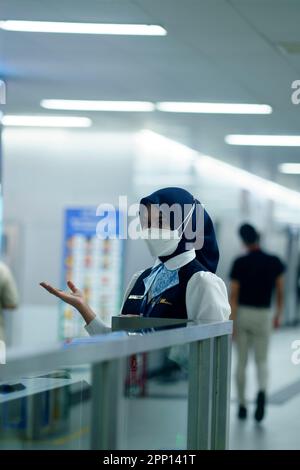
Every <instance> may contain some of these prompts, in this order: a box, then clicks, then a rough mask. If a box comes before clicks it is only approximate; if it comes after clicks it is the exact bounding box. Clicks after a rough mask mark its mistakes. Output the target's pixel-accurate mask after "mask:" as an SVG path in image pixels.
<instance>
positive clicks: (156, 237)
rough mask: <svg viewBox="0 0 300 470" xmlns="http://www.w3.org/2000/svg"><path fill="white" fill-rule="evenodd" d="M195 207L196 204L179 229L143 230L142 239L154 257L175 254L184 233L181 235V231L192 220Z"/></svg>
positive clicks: (153, 228)
mask: <svg viewBox="0 0 300 470" xmlns="http://www.w3.org/2000/svg"><path fill="white" fill-rule="evenodd" d="M194 206H195V204H193V207H192V209H191V210H190V212H189V213H188V215H187V217H186V218H185V220H184V221H183V222H182V224H181V225H180V226H179V227H178V229H175V230H170V229H167V228H156V227H152V228H151V227H150V228H146V229H144V230H142V232H141V237H142V238H143V239H144V240H145V242H146V243H147V245H148V248H149V251H150V253H151V255H152V256H155V257H156V258H158V257H159V256H168V255H171V254H172V253H174V251H175V250H176V248H177V246H178V244H179V242H180V240H181V237H182V234H183V232H182V233H181V235H180V234H179V230H180V228H181V227H182V226H183V225H184V223H186V224H187V222H188V221H189V220H190V218H191V216H192V214H193V210H194Z"/></svg>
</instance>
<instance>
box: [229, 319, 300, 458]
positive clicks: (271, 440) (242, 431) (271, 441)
mask: <svg viewBox="0 0 300 470" xmlns="http://www.w3.org/2000/svg"><path fill="white" fill-rule="evenodd" d="M294 340H300V328H297V329H295V328H289V329H283V330H281V331H278V332H276V333H274V334H273V337H272V342H271V349H270V356H269V363H270V377H269V406H268V408H267V415H266V418H265V420H264V421H263V422H262V424H260V425H257V424H256V423H255V421H254V420H253V411H254V403H253V400H254V399H255V394H256V376H255V369H254V366H253V360H251V359H252V358H250V361H249V366H248V369H249V370H248V384H247V385H248V387H247V388H248V400H249V405H248V407H249V418H248V419H247V421H245V422H240V421H239V420H238V419H237V418H236V411H237V403H236V392H235V384H234V375H235V374H234V373H235V362H236V354H235V349H233V363H232V403H231V419H230V448H231V449H300V364H299V365H295V364H293V363H292V361H291V355H292V352H293V350H292V348H291V345H292V342H293V341H294Z"/></svg>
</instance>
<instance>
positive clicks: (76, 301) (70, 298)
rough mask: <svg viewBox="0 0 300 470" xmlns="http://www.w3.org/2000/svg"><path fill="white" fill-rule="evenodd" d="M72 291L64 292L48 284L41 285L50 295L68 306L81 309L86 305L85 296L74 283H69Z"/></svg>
mask: <svg viewBox="0 0 300 470" xmlns="http://www.w3.org/2000/svg"><path fill="white" fill-rule="evenodd" d="M67 284H68V287H69V288H70V291H69V292H68V291H63V290H61V289H57V288H55V287H53V286H51V285H50V284H48V283H46V282H41V283H40V285H41V286H42V287H44V289H46V290H47V291H48V292H50V294H53V295H55V296H56V297H58V298H59V299H61V300H63V301H64V302H66V303H67V304H70V305H72V306H73V307H75V308H78V307H80V306H81V305H82V304H83V303H84V296H83V293H82V291H81V290H80V289H77V287H76V286H75V285H74V284H73V282H71V281H68V282H67Z"/></svg>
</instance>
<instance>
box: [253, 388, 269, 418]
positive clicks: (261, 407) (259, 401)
mask: <svg viewBox="0 0 300 470" xmlns="http://www.w3.org/2000/svg"><path fill="white" fill-rule="evenodd" d="M265 404H266V394H265V392H262V391H260V392H258V394H257V398H256V410H255V414H254V418H255V419H256V421H257V422H258V423H259V422H260V421H262V420H263V418H264V415H265Z"/></svg>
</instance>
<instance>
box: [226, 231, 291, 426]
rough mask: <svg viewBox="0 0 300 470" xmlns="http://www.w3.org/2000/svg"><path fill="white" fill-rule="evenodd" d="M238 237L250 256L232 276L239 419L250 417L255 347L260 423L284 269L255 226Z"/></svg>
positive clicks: (236, 266) (238, 263)
mask: <svg viewBox="0 0 300 470" xmlns="http://www.w3.org/2000/svg"><path fill="white" fill-rule="evenodd" d="M239 234H240V237H241V239H242V241H243V243H244V244H245V246H246V248H247V254H246V255H244V256H240V257H239V258H237V259H236V260H235V261H234V263H233V265H232V268H231V272H230V278H231V289H230V303H231V319H232V320H234V336H235V337H236V344H237V351H238V362H237V373H236V381H237V390H238V399H239V409H238V417H239V418H240V419H245V418H246V417H247V408H246V399H245V385H246V365H247V359H248V352H249V350H250V348H251V347H252V346H253V347H254V354H255V363H256V369H257V380H258V387H259V391H258V394H257V401H256V410H255V415H254V417H255V419H256V421H258V422H259V421H261V420H262V419H263V417H264V410H265V402H266V386H267V376H268V369H267V355H268V347H269V338H270V333H271V328H272V314H271V303H272V296H273V293H274V291H275V293H276V311H275V315H274V317H273V324H274V327H275V328H278V327H279V325H280V319H281V315H282V307H283V272H284V265H283V263H282V262H281V261H280V259H279V258H278V257H277V256H273V255H270V254H268V253H265V252H264V251H262V249H261V248H260V245H259V234H258V233H257V231H256V230H255V228H254V227H253V226H252V225H249V224H244V225H242V226H241V227H240V229H239Z"/></svg>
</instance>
